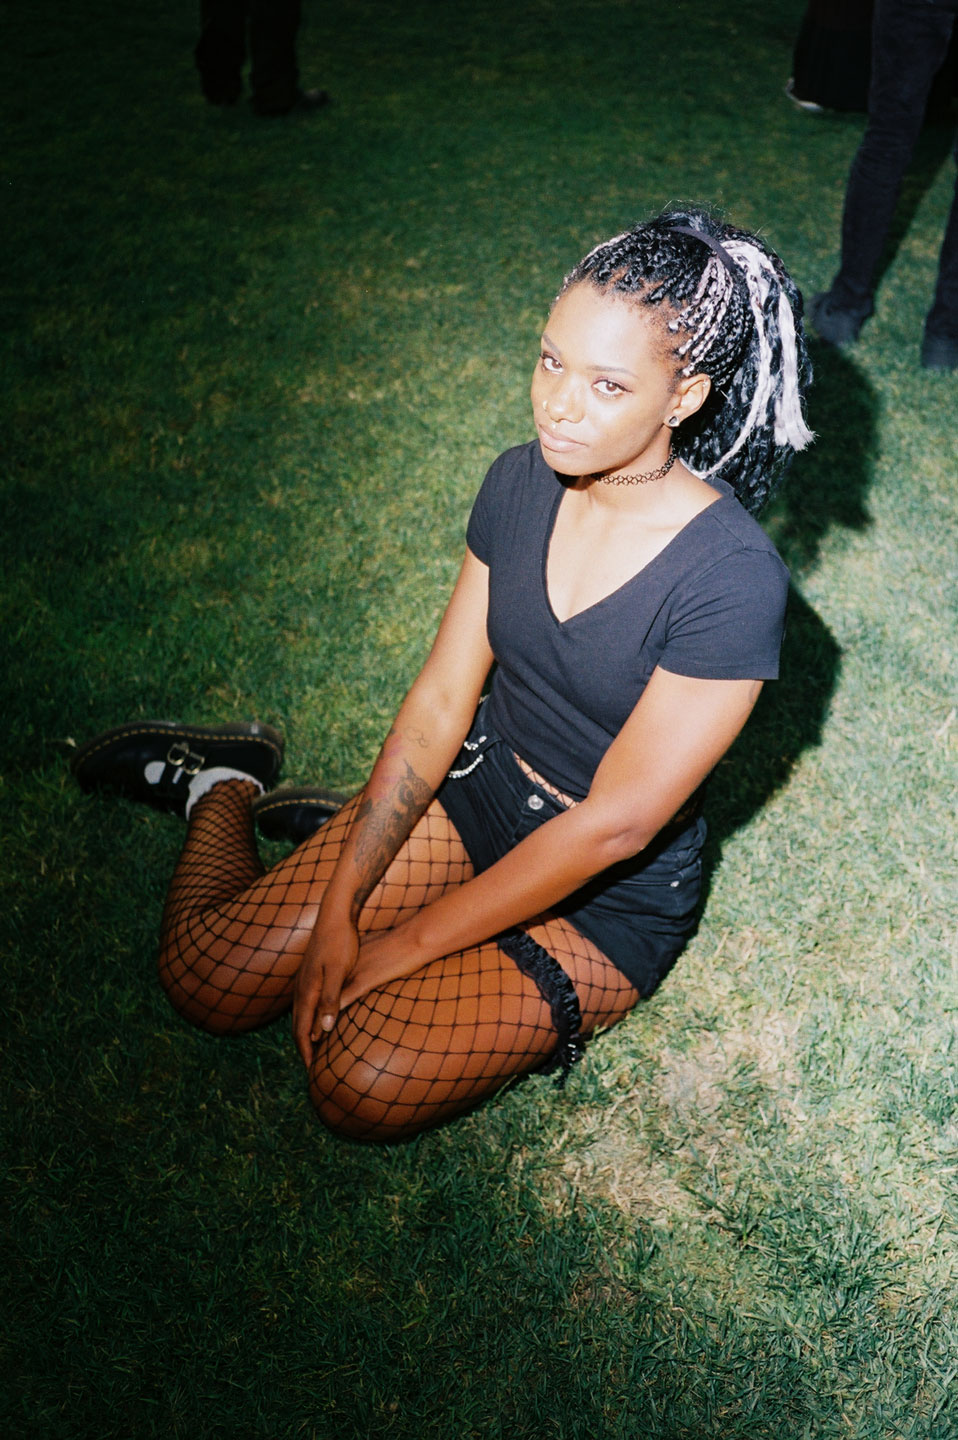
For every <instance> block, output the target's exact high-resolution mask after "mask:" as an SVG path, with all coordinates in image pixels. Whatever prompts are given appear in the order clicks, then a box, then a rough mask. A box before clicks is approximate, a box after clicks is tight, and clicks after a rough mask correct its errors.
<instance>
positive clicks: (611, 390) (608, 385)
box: [595, 380, 625, 395]
mask: <svg viewBox="0 0 958 1440" xmlns="http://www.w3.org/2000/svg"><path fill="white" fill-rule="evenodd" d="M595 387H596V389H597V390H598V392H599V394H600V395H621V394H623V392H624V390H625V386H624V385H617V384H616V383H615V381H614V380H597V381H596V382H595Z"/></svg>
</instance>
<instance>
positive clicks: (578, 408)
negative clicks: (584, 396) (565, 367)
mask: <svg viewBox="0 0 958 1440" xmlns="http://www.w3.org/2000/svg"><path fill="white" fill-rule="evenodd" d="M545 406H546V411H547V412H548V414H549V415H550V416H551V417H552V419H553V420H572V421H575V420H581V419H582V405H581V402H580V401H579V399H578V398H577V392H576V387H575V385H574V384H573V383H572V381H571V380H569V379H568V378H567V377H566V376H563V377H562V379H561V380H560V381H559V382H558V384H556V385H554V386H553V388H552V389H551V390H550V391H549V394H548V396H547V397H546V402H545Z"/></svg>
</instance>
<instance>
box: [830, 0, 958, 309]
mask: <svg viewBox="0 0 958 1440" xmlns="http://www.w3.org/2000/svg"><path fill="white" fill-rule="evenodd" d="M954 20H955V16H954V12H953V11H952V10H950V9H942V8H940V7H939V6H937V5H932V4H929V3H928V0H878V4H877V6H876V8H875V21H874V30H873V35H872V80H871V87H870V89H869V94H868V126H867V128H866V130H865V135H864V137H863V139H862V143H861V145H860V146H859V149H858V153H857V154H856V156H855V159H854V160H853V161H852V167H851V173H850V175H849V178H848V189H847V191H846V194H845V209H844V214H843V217H842V263H841V269H840V270H839V272H838V275H837V277H836V279H835V281H834V283H833V285H832V289H831V298H832V300H833V302H834V304H835V305H837V306H841V307H844V308H847V309H850V310H853V311H857V312H858V313H860V314H869V313H870V312H871V302H872V294H873V291H874V287H875V276H876V273H877V270H878V262H879V260H880V259H881V253H882V249H883V247H884V244H885V240H886V238H887V236H888V230H889V227H890V225H891V220H892V216H893V215H894V213H895V205H896V203H897V201H898V195H899V191H900V190H901V183H902V180H903V178H904V175H905V171H906V170H907V168H908V164H909V161H910V160H911V156H912V152H913V150H914V148H915V142H916V140H917V139H918V135H919V133H920V131H921V126H922V121H923V119H924V114H925V105H926V103H927V100H928V93H929V91H930V89H931V84H932V81H933V79H934V77H935V74H936V72H937V71H938V70H939V69H940V67H941V65H942V63H943V61H944V59H945V54H946V52H947V49H948V41H949V38H950V36H951V31H952V27H953V25H954Z"/></svg>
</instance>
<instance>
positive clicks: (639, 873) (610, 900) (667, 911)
mask: <svg viewBox="0 0 958 1440" xmlns="http://www.w3.org/2000/svg"><path fill="white" fill-rule="evenodd" d="M482 714H483V712H482V709H481V708H480V710H479V713H478V715H477V716H476V721H475V723H474V725H473V728H472V731H471V733H470V735H469V737H468V739H467V740H466V742H465V744H464V745H463V748H462V750H461V751H460V752H459V755H458V757H457V759H456V762H455V764H454V765H453V767H452V770H451V771H450V772H449V775H448V777H447V779H446V780H445V781H444V782H443V784H442V785H441V786H440V789H439V792H438V796H437V798H438V800H439V802H440V803H441V805H442V806H443V808H444V810H445V811H446V814H447V815H448V816H449V818H450V820H451V821H452V823H453V825H454V826H455V827H456V830H457V831H458V833H459V835H460V837H461V839H462V842H463V844H464V845H465V847H466V851H467V853H468V855H469V858H470V860H471V861H472V864H473V867H474V868H475V870H476V871H477V872H479V871H482V870H488V869H489V867H490V866H491V865H493V864H494V863H495V862H496V860H498V859H499V858H500V857H501V856H502V855H505V854H506V853H507V852H508V851H509V850H512V849H513V848H514V847H515V846H516V845H518V843H519V841H520V840H522V839H524V837H525V836H526V835H529V834H531V832H532V831H533V830H535V829H537V828H538V826H540V825H544V824H545V822H546V821H547V820H550V819H552V817H553V816H555V815H560V814H561V813H562V810H563V808H564V807H563V805H562V804H561V802H560V801H558V800H556V799H555V798H554V797H553V796H552V795H550V794H549V793H548V791H546V790H543V789H542V788H541V787H540V786H539V785H537V784H536V783H535V782H534V781H532V780H530V779H529V777H528V776H527V775H525V774H524V772H523V771H522V770H521V769H520V767H519V766H518V765H517V764H516V760H515V756H514V755H513V753H512V751H511V750H510V748H509V746H508V745H507V744H506V743H505V741H504V740H501V739H500V738H499V737H498V736H497V735H494V734H493V733H491V732H490V731H489V730H488V729H486V728H485V727H484V726H483V724H482ZM704 840H705V822H704V820H702V819H701V818H698V819H696V820H693V821H691V822H690V823H689V824H687V825H685V826H683V827H682V828H681V829H680V830H678V833H676V834H674V835H673V834H664V835H662V836H659V837H657V839H656V841H655V842H653V844H652V845H650V846H649V847H648V849H646V850H644V851H643V852H642V854H641V855H639V856H636V857H634V858H631V859H629V860H625V861H622V862H621V863H620V864H618V865H614V866H612V867H611V868H610V869H608V870H605V871H603V872H602V874H601V875H598V876H596V877H595V879H593V880H590V881H589V882H588V884H586V885H584V886H583V887H582V888H581V889H580V890H576V891H575V892H574V894H572V895H569V896H568V897H567V898H566V899H565V900H563V901H561V902H560V903H559V904H558V905H556V906H555V907H554V913H555V914H557V915H561V916H563V917H564V918H565V919H567V920H568V921H569V922H570V923H571V924H572V925H574V926H575V928H576V929H577V930H578V931H579V932H580V934H582V935H585V936H586V937H587V938H588V939H589V940H591V941H592V942H593V943H594V944H595V945H597V946H598V948H599V949H600V950H601V951H602V953H603V955H605V956H606V957H607V958H608V959H609V960H611V961H612V963H613V965H615V966H616V968H617V969H619V970H621V971H622V973H623V975H625V976H626V977H627V978H628V980H629V981H630V982H631V984H632V985H634V986H635V988H636V990H638V992H639V994H640V995H642V996H648V995H651V994H652V992H653V991H654V990H655V988H656V986H657V985H658V984H659V983H660V981H661V980H662V979H663V978H664V977H665V975H667V974H668V972H669V970H671V968H672V966H673V965H674V964H675V962H676V960H677V959H678V957H679V955H680V954H681V952H682V950H683V949H684V947H685V945H686V943H687V941H688V939H689V937H690V936H691V934H692V932H693V931H694V929H695V925H696V920H697V905H698V899H699V893H700V891H701V887H702V859H701V853H702V845H703V842H704Z"/></svg>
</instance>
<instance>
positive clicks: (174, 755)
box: [166, 740, 206, 775]
mask: <svg viewBox="0 0 958 1440" xmlns="http://www.w3.org/2000/svg"><path fill="white" fill-rule="evenodd" d="M166 763H167V764H168V765H175V766H176V767H177V768H178V769H181V770H182V771H183V773H184V774H185V775H197V774H198V773H199V771H200V770H202V768H203V766H204V764H205V763H206V757H205V756H203V755H197V753H196V751H195V750H191V749H190V747H189V745H187V743H186V741H185V740H175V741H174V742H173V744H172V745H171V746H170V748H169V750H168V751H167V752H166Z"/></svg>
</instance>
